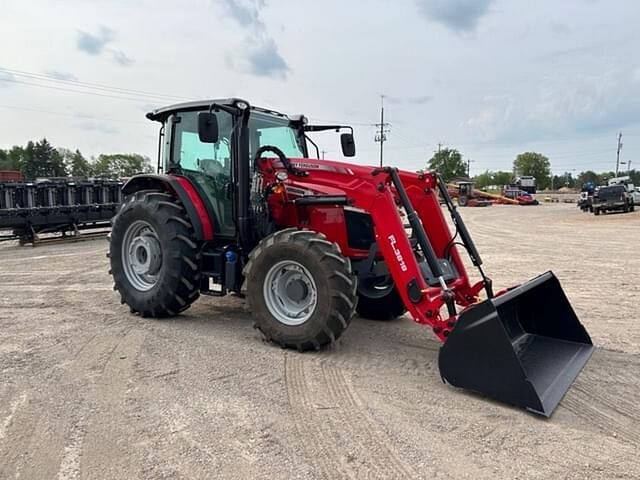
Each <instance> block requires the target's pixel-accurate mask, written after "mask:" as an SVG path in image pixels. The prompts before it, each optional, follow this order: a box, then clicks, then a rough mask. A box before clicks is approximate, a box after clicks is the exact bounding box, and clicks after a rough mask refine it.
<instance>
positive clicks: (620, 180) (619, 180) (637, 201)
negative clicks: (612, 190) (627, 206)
mask: <svg viewBox="0 0 640 480" xmlns="http://www.w3.org/2000/svg"><path fill="white" fill-rule="evenodd" d="M608 184H609V186H611V185H624V186H625V188H626V189H627V192H629V195H631V198H633V203H634V205H640V188H636V186H635V185H634V184H633V183H632V180H631V177H629V176H624V177H614V178H610V179H609V182H608Z"/></svg>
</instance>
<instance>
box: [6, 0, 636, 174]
mask: <svg viewBox="0 0 640 480" xmlns="http://www.w3.org/2000/svg"><path fill="white" fill-rule="evenodd" d="M639 25H640V2H632V1H629V0H627V1H621V0H610V1H606V2H605V1H604V0H601V1H598V0H563V1H562V2H557V1H551V0H548V1H543V0H541V1H538V2H530V1H524V0H509V1H507V0H504V1H499V0H495V1H492V0H397V1H393V2H391V1H382V0H368V1H364V0H359V1H356V0H353V1H345V0H342V1H337V0H323V1H312V0H298V1H296V2H293V1H284V0H181V1H179V2H176V1H171V2H169V1H165V0H139V1H137V2H130V1H125V0H109V1H99V0H92V1H71V0H57V1H54V0H49V1H44V0H30V1H28V2H25V1H21V0H3V2H2V15H0V45H1V46H0V114H1V115H2V118H3V121H2V122H1V125H2V128H0V147H5V148H6V147H9V146H11V145H14V144H23V143H24V142H26V141H27V140H29V139H32V138H40V137H43V136H46V137H47V138H48V139H49V140H50V141H51V142H52V143H53V144H54V145H56V146H64V147H68V148H76V147H77V148H80V149H81V151H82V152H83V153H85V154H87V155H96V154H98V153H101V152H139V153H143V154H146V155H149V156H150V157H155V152H156V143H157V140H156V138H157V129H158V128H157V124H155V123H152V122H149V121H147V120H146V119H145V118H144V113H145V112H146V111H148V110H150V109H152V108H153V107H154V106H160V105H164V104H168V103H175V102H179V101H181V100H189V99H201V98H215V97H227V96H239V97H243V98H246V99H247V100H249V101H250V102H251V103H253V104H256V105H260V106H266V107H272V108H274V109H279V110H281V111H284V112H286V113H292V114H293V113H305V114H306V115H307V116H309V117H310V118H311V119H312V120H313V121H316V122H325V123H326V122H327V121H332V122H346V123H350V124H352V125H354V126H355V127H356V143H357V145H358V156H357V159H356V161H357V162H358V163H376V162H377V158H378V145H377V144H376V143H375V142H374V130H375V127H373V126H371V124H373V123H375V122H377V121H378V117H379V106H380V95H381V94H384V95H386V100H385V106H386V108H385V115H386V120H387V121H388V122H390V123H391V132H390V133H389V134H388V142H387V143H386V144H385V159H386V160H387V161H386V163H389V164H396V165H398V166H401V167H404V168H410V169H417V168H420V167H423V166H424V165H425V162H426V160H427V159H428V158H429V157H430V156H431V155H432V153H433V151H434V150H435V149H436V148H437V144H438V143H442V144H443V145H447V146H453V147H456V148H458V149H459V150H460V151H461V152H462V153H463V155H464V156H465V157H466V158H471V159H472V160H473V163H472V164H471V171H472V173H478V172H479V171H482V170H485V169H509V168H510V166H511V163H512V161H513V158H514V157H515V155H516V154H517V153H519V152H522V151H525V150H536V151H540V152H542V153H544V154H546V155H547V156H549V158H550V159H551V162H552V168H553V171H554V172H555V173H562V172H564V171H565V170H569V171H573V170H575V171H576V172H579V171H581V170H585V169H596V170H603V169H605V168H606V169H612V168H613V167H614V166H615V150H616V135H617V133H618V132H619V131H622V132H623V143H624V147H623V151H622V159H623V160H624V161H627V160H632V161H633V162H634V164H635V165H636V166H637V167H640V116H639V114H640V55H639V54H638V48H639V47H640V33H638V28H639V27H638V26H639ZM321 141H322V148H323V149H324V150H326V151H327V154H326V156H327V158H340V154H339V148H338V139H337V137H336V136H333V135H326V134H325V135H324V136H323V138H322V140H321ZM636 161H637V163H635V162H636Z"/></svg>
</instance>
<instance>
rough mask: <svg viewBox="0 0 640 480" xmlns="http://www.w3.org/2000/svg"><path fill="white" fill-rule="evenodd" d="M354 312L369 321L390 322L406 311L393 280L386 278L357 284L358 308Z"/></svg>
mask: <svg viewBox="0 0 640 480" xmlns="http://www.w3.org/2000/svg"><path fill="white" fill-rule="evenodd" d="M356 311H357V312H358V314H359V315H360V316H361V317H363V318H368V319H370V320H392V319H394V318H397V317H399V316H400V315H402V314H403V313H404V312H406V311H407V309H406V308H405V307H404V302H403V301H402V298H401V297H400V294H399V293H398V290H397V289H396V286H395V284H394V282H393V279H392V278H391V277H390V276H388V277H385V278H383V279H381V280H364V281H362V280H361V281H359V282H358V306H357V307H356Z"/></svg>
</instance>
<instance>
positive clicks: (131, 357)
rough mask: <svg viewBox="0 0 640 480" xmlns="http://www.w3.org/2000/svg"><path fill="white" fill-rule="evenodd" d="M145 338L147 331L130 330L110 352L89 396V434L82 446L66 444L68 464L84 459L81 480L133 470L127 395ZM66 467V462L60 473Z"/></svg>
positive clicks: (78, 466) (87, 421)
mask: <svg viewBox="0 0 640 480" xmlns="http://www.w3.org/2000/svg"><path fill="white" fill-rule="evenodd" d="M146 335H147V334H146V332H145V331H144V330H137V329H134V328H129V329H127V330H126V331H125V332H124V335H123V336H121V337H120V338H119V339H118V341H117V343H116V344H115V345H114V347H113V348H112V349H111V350H110V351H109V354H108V357H107V358H106V361H105V362H104V364H103V365H104V366H103V369H102V372H101V375H100V376H99V377H98V378H96V382H95V384H94V388H93V389H92V391H91V393H90V404H91V407H92V408H91V411H90V412H88V415H87V419H86V422H85V425H86V427H85V428H86V432H87V433H86V435H83V436H82V438H81V440H80V443H81V445H80V446H78V441H77V439H74V438H71V441H70V442H68V443H67V447H68V451H69V453H70V457H69V459H68V462H67V463H69V464H74V461H73V458H74V456H76V455H81V456H82V463H81V464H80V463H79V462H78V464H77V465H76V466H77V468H78V469H79V473H80V474H81V476H82V477H87V478H98V477H100V478H122V476H123V475H124V472H131V471H132V470H134V467H133V466H132V465H125V463H126V462H131V461H132V460H133V458H132V455H131V452H130V451H129V444H130V442H131V440H132V439H131V438H129V436H128V435H127V433H126V432H127V429H128V428H129V427H130V425H129V423H128V409H129V406H128V405H127V393H128V391H129V388H130V386H131V385H130V382H131V377H132V374H133V371H134V365H135V362H136V359H137V355H138V353H139V351H140V349H141V347H142V345H143V343H144V340H145V338H146ZM74 440H76V442H75V444H74ZM64 466H65V462H64V461H63V463H62V465H61V470H60V471H59V473H61V472H62V468H63V467H64ZM76 471H78V470H76ZM74 473H75V472H74ZM63 478H65V477H63ZM71 478H73V477H71Z"/></svg>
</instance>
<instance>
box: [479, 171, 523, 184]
mask: <svg viewBox="0 0 640 480" xmlns="http://www.w3.org/2000/svg"><path fill="white" fill-rule="evenodd" d="M512 178H513V175H512V174H511V172H504V171H497V172H492V171H490V170H486V171H485V172H483V173H481V174H480V175H478V176H477V177H475V179H474V180H475V182H476V187H477V188H486V187H488V186H490V185H497V186H502V185H509V184H510V183H511V179H512Z"/></svg>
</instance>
